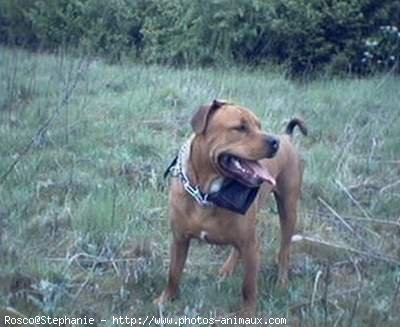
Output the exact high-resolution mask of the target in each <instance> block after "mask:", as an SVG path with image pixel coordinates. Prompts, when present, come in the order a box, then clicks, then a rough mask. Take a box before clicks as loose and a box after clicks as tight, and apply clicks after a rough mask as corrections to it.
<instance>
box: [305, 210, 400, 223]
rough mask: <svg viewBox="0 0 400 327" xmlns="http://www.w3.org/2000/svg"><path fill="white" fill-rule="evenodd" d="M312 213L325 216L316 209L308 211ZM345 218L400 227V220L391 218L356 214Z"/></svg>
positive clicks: (313, 215)
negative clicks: (365, 216)
mask: <svg viewBox="0 0 400 327" xmlns="http://www.w3.org/2000/svg"><path fill="white" fill-rule="evenodd" d="M307 212H309V213H310V214H311V216H312V217H315V216H324V215H323V214H322V213H320V212H314V211H307ZM341 217H342V218H343V219H346V220H356V221H357V222H361V223H372V224H382V225H394V226H399V227H400V221H398V222H397V221H391V220H382V219H376V218H364V217H354V216H343V215H342V216H341Z"/></svg>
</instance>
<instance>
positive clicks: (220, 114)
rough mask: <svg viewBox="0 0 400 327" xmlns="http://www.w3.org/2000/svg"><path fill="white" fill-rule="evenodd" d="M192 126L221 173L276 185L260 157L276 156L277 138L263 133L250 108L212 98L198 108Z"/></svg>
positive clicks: (246, 181)
mask: <svg viewBox="0 0 400 327" xmlns="http://www.w3.org/2000/svg"><path fill="white" fill-rule="evenodd" d="M191 125H192V128H193V131H194V132H195V134H196V135H200V136H201V138H200V140H201V142H202V143H201V146H202V147H205V153H207V154H208V156H209V161H210V163H211V165H212V166H213V167H214V169H215V170H216V171H217V172H218V173H219V174H220V175H222V176H224V177H229V178H233V179H235V180H238V181H239V182H241V183H243V184H245V185H247V186H252V187H253V186H258V185H260V184H261V183H262V182H263V181H266V182H268V183H270V184H272V185H274V184H275V180H274V178H273V177H272V176H271V174H270V173H269V172H268V170H267V168H265V167H264V166H262V165H261V164H260V163H259V160H261V159H264V158H272V157H274V156H275V154H276V153H277V151H278V149H279V139H278V138H277V137H275V136H273V135H271V134H267V133H265V132H263V131H262V130H261V123H260V120H259V119H258V118H257V117H256V116H255V115H254V114H253V113H252V112H251V111H249V110H248V109H246V108H243V107H239V106H236V105H233V104H231V103H228V102H226V101H222V100H214V101H213V102H212V103H211V104H210V105H207V106H202V107H200V108H199V109H198V111H197V112H196V114H195V115H194V116H193V118H192V120H191Z"/></svg>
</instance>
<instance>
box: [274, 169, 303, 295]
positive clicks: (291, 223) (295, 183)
mask: <svg viewBox="0 0 400 327" xmlns="http://www.w3.org/2000/svg"><path fill="white" fill-rule="evenodd" d="M290 177H291V178H290ZM296 177H297V178H296ZM283 179H284V180H283V181H280V183H279V184H280V187H279V188H278V192H275V194H274V195H275V199H276V203H277V205H278V212H279V222H280V226H281V244H280V250H279V255H278V266H279V272H278V284H279V285H281V286H283V287H287V283H288V269H289V263H290V245H291V240H292V236H293V234H294V231H295V227H296V221H297V203H298V200H299V196H300V185H301V179H302V178H301V172H297V173H296V174H295V175H294V176H293V174H288V175H286V176H285V177H283ZM285 179H286V180H285Z"/></svg>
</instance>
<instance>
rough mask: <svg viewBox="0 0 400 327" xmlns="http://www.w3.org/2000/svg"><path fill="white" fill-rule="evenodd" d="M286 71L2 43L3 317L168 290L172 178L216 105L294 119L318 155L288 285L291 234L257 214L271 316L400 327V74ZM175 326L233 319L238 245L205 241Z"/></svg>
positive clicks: (273, 120)
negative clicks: (204, 112) (232, 268)
mask: <svg viewBox="0 0 400 327" xmlns="http://www.w3.org/2000/svg"><path fill="white" fill-rule="evenodd" d="M283 76H284V74H282V73H280V72H279V71H276V70H271V71H268V70H267V69H264V70H255V71H250V70H246V69H239V68H231V69H229V70H221V69H217V70H214V69H179V70H178V69H172V68H168V67H159V66H143V65H135V64H132V63H126V64H124V65H119V66H110V65H107V64H105V63H103V62H102V61H101V60H95V59H88V58H80V57H71V56H68V55H65V53H63V52H62V51H60V52H59V53H57V54H54V55H48V54H33V53H29V52H24V51H21V50H15V49H9V48H0V158H1V159H0V308H1V307H3V308H5V307H12V308H14V309H16V310H17V311H18V312H20V313H21V314H24V315H26V316H33V315H34V314H38V313H41V314H47V315H51V316H63V315H67V316H71V317H74V316H75V317H79V316H85V315H86V316H88V317H89V316H90V317H93V318H95V319H96V320H97V322H98V324H97V325H98V326H110V325H111V324H110V321H109V322H108V323H102V322H100V319H110V317H111V316H112V315H128V316H130V317H144V316H146V315H150V316H151V315H156V316H158V315H159V314H160V311H159V310H158V309H157V308H155V307H154V306H153V305H152V300H153V299H154V298H155V296H157V295H158V294H159V293H160V292H161V291H162V289H163V288H164V286H165V285H166V278H167V267H168V262H169V249H168V248H169V241H170V238H171V233H170V229H169V223H168V215H167V212H168V208H167V185H168V181H164V180H163V178H162V173H163V170H164V168H165V167H166V166H167V165H168V163H169V162H170V160H171V159H172V158H173V156H174V154H175V153H176V151H177V150H178V148H179V146H180V145H181V144H182V142H183V141H184V140H185V138H186V137H187V136H188V135H189V134H190V132H191V131H190V125H189V119H190V117H191V115H192V114H193V112H194V110H196V108H197V107H198V106H199V105H200V104H204V103H209V102H210V101H211V100H212V99H214V98H223V99H229V100H231V101H233V102H236V103H239V104H242V105H244V106H246V107H249V108H251V109H252V110H253V111H254V112H256V113H257V114H258V115H259V117H261V119H262V121H263V126H264V129H266V130H268V131H273V132H280V131H283V130H284V126H285V123H286V122H287V121H288V119H289V118H291V117H293V116H300V117H303V118H304V119H305V121H306V122H307V124H308V126H309V129H310V136H309V137H307V138H306V137H304V136H301V135H300V133H298V134H296V136H295V141H296V143H297V144H298V146H299V148H300V149H301V153H302V156H303V157H304V159H305V161H306V171H305V181H304V185H303V194H302V200H301V208H300V221H299V224H298V228H297V229H298V232H299V233H300V234H301V235H302V236H303V240H301V241H299V242H296V243H295V244H294V246H293V260H292V269H291V274H290V287H289V289H288V291H287V292H285V291H282V290H280V289H278V288H275V280H276V275H277V269H276V264H275V257H276V253H277V249H278V244H279V225H278V217H277V211H276V208H275V205H274V203H273V201H271V205H270V206H269V208H268V209H267V210H265V211H263V212H261V213H260V215H259V225H258V226H259V232H260V234H262V250H263V252H262V270H261V274H260V277H259V282H258V284H259V301H258V314H259V315H260V316H268V317H285V318H287V320H288V324H287V325H290V326H399V323H400V294H399V293H400V291H399V285H400V242H399V239H400V128H399V126H400V107H399V106H400V79H399V78H398V77H394V76H391V75H382V76H376V77H371V78H365V79H356V78H353V79H333V78H330V79H328V78H326V79H322V80H318V81H312V82H308V83H300V82H295V81H290V80H288V79H286V78H284V77H283ZM192 244H193V246H192V248H191V252H190V255H189V259H188V262H187V265H186V270H185V274H184V278H183V281H182V285H181V286H182V288H181V290H182V292H181V296H180V298H179V299H178V300H176V301H174V302H173V303H171V304H169V305H167V306H165V307H164V308H162V312H161V313H162V315H163V317H181V316H183V315H186V316H188V317H196V316H197V315H201V316H203V317H209V316H223V315H226V314H228V313H231V312H234V311H235V310H237V309H238V308H239V307H240V304H241V281H242V271H241V270H239V271H238V272H237V273H236V274H235V276H233V277H232V278H230V279H227V280H220V279H219V278H218V277H217V272H218V269H219V267H220V265H221V264H222V263H223V261H224V259H225V257H226V256H227V254H228V251H229V248H224V247H216V246H209V245H204V244H201V243H198V242H193V243H192Z"/></svg>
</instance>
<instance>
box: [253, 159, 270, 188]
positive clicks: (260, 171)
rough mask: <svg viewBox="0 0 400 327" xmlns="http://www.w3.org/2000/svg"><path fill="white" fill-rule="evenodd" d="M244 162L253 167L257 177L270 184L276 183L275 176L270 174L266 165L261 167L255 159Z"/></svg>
mask: <svg viewBox="0 0 400 327" xmlns="http://www.w3.org/2000/svg"><path fill="white" fill-rule="evenodd" d="M246 164H247V165H249V166H250V167H251V169H253V171H254V174H256V175H257V176H258V177H260V178H261V179H263V180H264V181H266V182H267V183H269V184H271V185H272V186H275V185H276V181H275V178H273V177H272V176H271V174H270V172H269V171H268V169H267V168H266V167H263V166H262V165H260V164H259V163H258V162H257V161H248V162H246Z"/></svg>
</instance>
